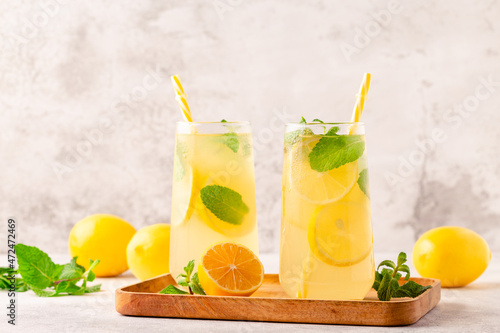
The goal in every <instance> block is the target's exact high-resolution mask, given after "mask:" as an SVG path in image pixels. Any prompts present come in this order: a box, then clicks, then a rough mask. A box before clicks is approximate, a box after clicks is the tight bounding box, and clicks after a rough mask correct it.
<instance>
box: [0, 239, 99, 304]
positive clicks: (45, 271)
mask: <svg viewBox="0 0 500 333" xmlns="http://www.w3.org/2000/svg"><path fill="white" fill-rule="evenodd" d="M14 249H15V252H16V257H17V261H18V264H19V269H18V270H17V271H14V270H9V269H8V268H0V273H1V274H2V276H1V277H0V289H8V288H5V287H9V288H10V283H9V284H5V282H6V278H7V276H8V275H12V274H20V275H21V277H20V278H16V284H15V287H16V291H27V290H29V289H31V290H33V292H34V293H35V294H36V295H38V296H42V297H51V296H67V295H83V294H84V293H93V292H97V291H99V290H100V288H101V285H100V284H99V285H95V286H92V287H87V282H91V281H93V280H94V279H95V274H94V272H93V271H92V270H93V269H94V268H95V266H97V264H98V263H99V260H96V261H92V260H90V267H89V269H88V270H85V268H84V267H83V266H81V265H78V264H77V263H76V259H77V258H76V257H74V258H73V259H72V260H71V261H70V262H69V263H67V264H66V265H58V264H55V263H54V262H53V261H52V259H50V257H49V256H48V255H47V254H46V253H45V252H43V251H41V250H40V249H38V248H36V247H34V246H27V245H24V244H17V245H16V246H15V248H14ZM81 280H82V283H81V285H77V283H78V282H80V281H81Z"/></svg>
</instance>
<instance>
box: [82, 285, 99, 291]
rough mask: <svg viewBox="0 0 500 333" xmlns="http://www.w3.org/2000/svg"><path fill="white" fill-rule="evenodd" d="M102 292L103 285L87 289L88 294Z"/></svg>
mask: <svg viewBox="0 0 500 333" xmlns="http://www.w3.org/2000/svg"><path fill="white" fill-rule="evenodd" d="M100 290H101V284H96V285H95V286H92V287H87V288H86V289H85V292H86V293H95V292H98V291H100Z"/></svg>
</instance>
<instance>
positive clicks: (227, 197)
mask: <svg viewBox="0 0 500 333" xmlns="http://www.w3.org/2000/svg"><path fill="white" fill-rule="evenodd" d="M172 188H173V190H172V218H171V228H172V229H171V236H170V272H171V273H172V275H173V276H174V277H175V276H177V275H178V274H181V273H183V272H184V269H183V268H184V266H186V264H187V263H188V262H189V261H190V260H192V259H195V260H196V263H198V262H199V260H200V258H201V256H202V254H203V252H204V251H205V249H206V248H207V247H208V246H210V245H212V244H214V243H217V242H222V241H232V242H236V243H239V244H243V245H245V246H247V247H249V248H250V249H251V250H252V251H253V252H254V253H255V254H258V239H257V221H256V209H255V176H254V160H253V148H252V134H251V129H250V124H249V123H248V122H204V123H199V122H178V123H177V131H176V143H175V156H174V180H173V187H172Z"/></svg>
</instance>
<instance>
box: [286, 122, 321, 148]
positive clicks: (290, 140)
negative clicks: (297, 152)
mask: <svg viewBox="0 0 500 333" xmlns="http://www.w3.org/2000/svg"><path fill="white" fill-rule="evenodd" d="M315 120H316V119H315ZM306 123H307V121H306V118H304V117H302V119H301V120H300V121H299V124H306ZM313 134H314V133H313V131H311V130H310V129H309V128H306V127H305V126H304V128H302V129H298V130H295V131H292V132H288V133H285V149H288V148H290V147H291V146H293V145H294V144H296V143H297V142H299V140H300V137H301V136H304V135H313Z"/></svg>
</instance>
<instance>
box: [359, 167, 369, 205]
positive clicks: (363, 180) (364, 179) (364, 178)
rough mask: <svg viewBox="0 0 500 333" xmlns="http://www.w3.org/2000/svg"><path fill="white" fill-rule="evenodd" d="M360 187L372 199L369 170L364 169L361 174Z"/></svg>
mask: <svg viewBox="0 0 500 333" xmlns="http://www.w3.org/2000/svg"><path fill="white" fill-rule="evenodd" d="M358 185H359V188H360V189H361V191H363V193H364V194H365V195H366V196H367V197H368V198H370V189H369V188H368V169H364V170H363V171H361V172H360V173H359V177H358Z"/></svg>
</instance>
